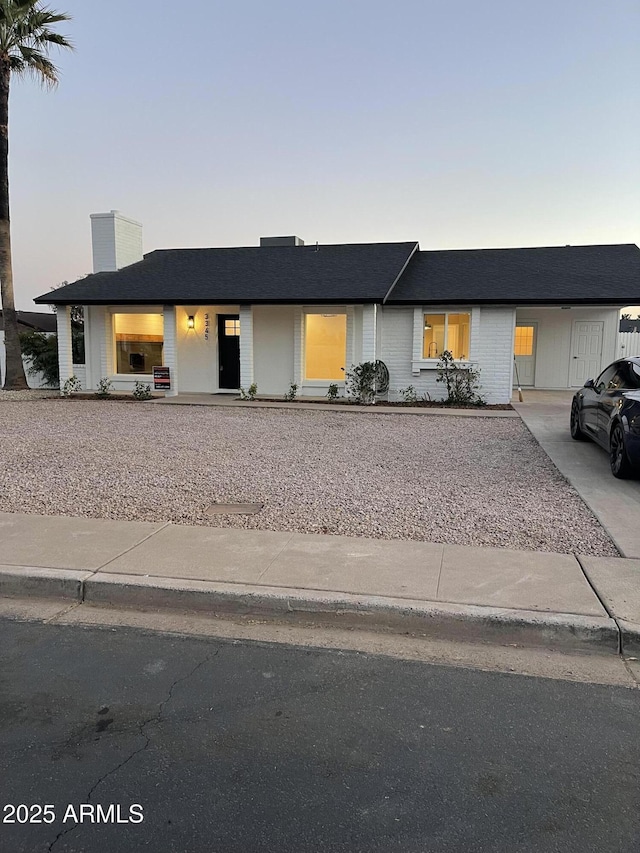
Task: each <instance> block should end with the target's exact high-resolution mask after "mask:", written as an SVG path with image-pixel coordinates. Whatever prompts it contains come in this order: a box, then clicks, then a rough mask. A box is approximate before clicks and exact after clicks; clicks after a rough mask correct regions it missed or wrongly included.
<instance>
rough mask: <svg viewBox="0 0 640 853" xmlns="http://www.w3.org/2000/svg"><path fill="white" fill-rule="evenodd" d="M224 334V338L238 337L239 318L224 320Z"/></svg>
mask: <svg viewBox="0 0 640 853" xmlns="http://www.w3.org/2000/svg"><path fill="white" fill-rule="evenodd" d="M224 336H225V338H234V337H236V338H237V337H240V320H225V321H224Z"/></svg>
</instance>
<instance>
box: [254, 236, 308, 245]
mask: <svg viewBox="0 0 640 853" xmlns="http://www.w3.org/2000/svg"><path fill="white" fill-rule="evenodd" d="M260 245H261V246H304V240H301V239H300V237H293V236H292V237H261V238H260Z"/></svg>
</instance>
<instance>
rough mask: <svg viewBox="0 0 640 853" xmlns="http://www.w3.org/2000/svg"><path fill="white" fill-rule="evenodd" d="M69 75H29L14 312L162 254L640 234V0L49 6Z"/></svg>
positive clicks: (18, 91)
mask: <svg viewBox="0 0 640 853" xmlns="http://www.w3.org/2000/svg"><path fill="white" fill-rule="evenodd" d="M50 5H51V6H52V7H53V8H55V9H58V10H62V11H66V12H68V13H69V14H71V15H72V17H73V21H72V22H70V23H68V24H66V25H63V26H62V27H61V28H60V29H61V31H62V32H64V33H65V34H67V35H69V36H70V37H71V39H72V40H73V41H74V43H75V45H76V52H75V53H73V54H63V55H58V57H57V58H56V61H57V62H58V64H59V67H60V70H61V83H60V86H59V88H58V89H57V91H55V92H53V93H51V92H44V91H42V90H40V89H39V88H38V87H37V86H36V85H35V84H34V83H33V82H32V81H31V80H26V81H24V82H23V81H19V82H16V81H14V83H13V88H12V94H11V117H10V121H11V126H10V145H11V152H10V158H11V160H10V167H11V172H10V174H11V199H12V222H13V253H14V276H15V289H16V302H17V305H18V307H19V308H22V309H30V308H31V309H33V307H34V306H33V304H32V302H31V300H32V298H33V297H34V296H37V295H39V294H41V293H44V292H46V291H47V290H49V289H50V288H51V287H53V286H55V285H57V284H59V283H60V282H61V281H62V280H64V279H67V280H70V281H73V280H75V279H76V278H78V277H80V276H81V275H83V274H85V273H88V272H91V245H90V226H89V214H90V213H95V212H102V211H106V210H110V209H112V208H116V209H119V210H121V211H122V212H123V213H125V214H126V215H128V216H131V217H133V218H135V219H138V220H140V221H141V222H142V223H143V225H144V232H143V234H144V247H145V251H151V250H153V249H156V248H169V247H182V246H184V247H186V246H252V245H257V244H258V240H259V237H260V236H261V235H277V234H297V235H299V236H300V237H302V238H303V239H304V240H305V241H306V242H308V243H314V242H315V241H316V240H318V241H319V242H321V243H340V242H346V243H349V242H377V241H387V240H418V241H419V242H420V246H421V248H423V249H439V248H476V247H487V246H535V245H558V244H560V245H564V244H566V243H571V244H583V243H618V242H622V243H628V242H633V243H640V156H639V155H640V49H639V48H640V2H638V0H537V2H535V3H531V2H525V0H393V1H392V0H322V1H321V2H313V3H311V2H309V0H296V2H291V1H290V0H270V2H264V0H262V2H260V1H259V0H233V2H219V0H192V2H191V3H189V4H185V5H184V6H183V5H181V4H179V3H176V2H175V0H172V2H169V0H153V2H152V0H135V2H132V0H109V2H108V3H107V2H96V0H93V2H86V0H50Z"/></svg>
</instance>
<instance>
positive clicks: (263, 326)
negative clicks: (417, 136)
mask: <svg viewBox="0 0 640 853" xmlns="http://www.w3.org/2000/svg"><path fill="white" fill-rule="evenodd" d="M92 233H93V240H94V264H95V268H94V274H93V275H91V276H88V277H86V278H84V279H82V280H80V281H78V282H74V283H73V284H70V285H66V286H65V287H62V288H59V289H58V290H56V291H52V292H50V293H47V294H45V295H43V296H41V297H39V298H38V299H37V300H36V302H38V303H52V304H55V305H57V307H58V310H57V316H58V329H59V346H60V374H61V382H62V383H63V382H64V381H65V379H66V378H67V377H68V376H70V375H71V374H72V371H73V366H72V364H71V360H70V334H69V306H70V305H79V304H80V305H83V306H84V310H85V350H86V384H87V387H88V388H90V389H93V388H96V387H97V385H98V382H99V381H100V380H101V379H102V378H109V379H111V381H112V382H113V384H114V387H115V388H116V389H118V390H132V389H133V387H134V384H135V382H136V381H143V382H151V378H152V377H151V369H152V367H153V366H156V365H164V366H165V367H169V369H170V374H171V389H170V390H169V391H167V393H169V394H178V393H194V392H199V393H209V394H217V393H237V391H238V388H239V387H240V386H243V387H245V388H246V387H248V386H249V385H250V384H251V383H253V382H255V383H256V384H257V386H258V393H260V394H266V395H274V396H282V395H283V394H284V393H285V392H286V391H287V390H288V388H289V385H290V384H291V383H295V384H297V385H298V389H299V394H300V395H302V396H320V395H325V394H326V393H327V390H328V388H329V386H330V385H331V384H337V385H338V387H339V389H343V388H344V374H345V370H348V369H349V367H350V366H351V365H353V364H358V363H360V362H364V361H375V360H380V361H383V362H384V363H385V364H386V366H387V368H388V370H389V375H390V394H391V398H393V397H394V396H396V397H397V395H398V393H399V391H400V389H402V388H406V387H407V386H409V385H412V386H413V387H414V388H415V389H416V392H417V393H418V394H423V393H428V394H429V395H430V396H431V397H432V398H433V399H437V398H439V397H441V396H442V386H441V385H439V384H436V376H437V373H436V368H437V365H438V361H439V360H440V356H441V354H442V351H443V350H444V349H448V350H450V351H451V352H452V353H453V355H454V357H455V358H456V359H457V360H458V361H459V362H460V363H461V364H470V365H473V366H474V367H477V368H479V369H480V381H481V386H482V388H481V391H482V394H483V395H484V397H485V398H486V400H487V402H489V403H506V402H508V401H509V400H510V399H511V394H512V388H513V384H514V363H515V364H517V366H518V368H517V369H518V374H519V379H520V383H521V384H522V385H529V386H531V387H537V388H571V387H576V386H580V385H582V384H583V382H584V380H585V379H586V378H589V377H592V376H595V375H596V374H597V373H598V372H599V371H600V369H601V368H602V367H604V366H605V365H606V364H608V363H609V362H610V361H613V360H614V358H615V356H616V352H615V350H616V340H617V325H618V314H619V309H620V308H621V307H623V306H625V305H628V304H633V303H640V250H639V249H638V247H637V246H635V245H611V246H576V247H570V246H567V247H551V248H539V249H538V248H531V249H483V250H456V251H441V252H438V251H420V248H419V246H418V244H417V243H414V242H407V243H375V244H357V245H348V244H347V245H328V246H318V245H316V246H304V244H303V243H302V241H301V240H300V239H299V238H297V237H282V238H263V239H262V240H261V241H260V247H248V248H237V249H177V250H161V251H155V252H151V253H149V254H147V255H144V256H143V255H142V247H141V231H140V225H139V223H136V222H135V221H134V220H129V219H128V218H126V217H122V215H121V214H118V213H117V212H116V211H111V213H110V214H99V215H98V214H94V215H93V216H92ZM514 356H515V358H514Z"/></svg>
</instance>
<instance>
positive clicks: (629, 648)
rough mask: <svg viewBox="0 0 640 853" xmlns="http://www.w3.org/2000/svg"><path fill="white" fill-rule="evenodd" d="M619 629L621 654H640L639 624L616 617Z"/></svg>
mask: <svg viewBox="0 0 640 853" xmlns="http://www.w3.org/2000/svg"><path fill="white" fill-rule="evenodd" d="M616 622H617V623H618V628H619V629H620V642H621V645H622V653H623V654H631V655H638V656H640V625H638V623H637V622H629V621H628V620H627V619H616Z"/></svg>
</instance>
